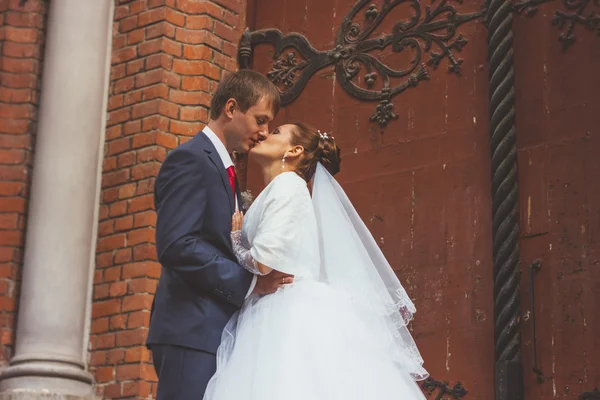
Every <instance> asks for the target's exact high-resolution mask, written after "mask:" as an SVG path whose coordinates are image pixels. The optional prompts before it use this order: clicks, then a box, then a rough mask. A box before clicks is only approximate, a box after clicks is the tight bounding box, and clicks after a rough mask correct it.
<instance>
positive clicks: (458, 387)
mask: <svg viewBox="0 0 600 400" xmlns="http://www.w3.org/2000/svg"><path fill="white" fill-rule="evenodd" d="M421 388H422V389H423V390H425V391H426V392H427V393H428V395H430V396H431V395H432V394H433V393H434V392H435V391H436V390H437V391H438V394H437V396H436V397H435V400H441V399H442V398H443V397H444V396H446V395H450V396H452V398H453V399H462V398H463V397H465V396H466V395H467V393H468V391H467V389H465V387H464V386H463V385H462V383H460V382H457V383H456V384H455V385H454V386H453V387H452V388H451V387H450V386H448V382H447V381H444V382H440V381H436V380H435V379H433V378H432V377H429V378H427V379H425V380H424V381H423V383H422V384H421Z"/></svg>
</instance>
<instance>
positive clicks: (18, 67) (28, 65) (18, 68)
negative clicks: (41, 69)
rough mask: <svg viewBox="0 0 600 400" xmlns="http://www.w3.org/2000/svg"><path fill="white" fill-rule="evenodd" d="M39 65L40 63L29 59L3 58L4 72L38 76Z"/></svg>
mask: <svg viewBox="0 0 600 400" xmlns="http://www.w3.org/2000/svg"><path fill="white" fill-rule="evenodd" d="M38 65H39V63H38V61H36V60H33V59H29V58H27V59H25V58H8V57H3V58H2V70H3V71H4V72H12V73H17V74H26V73H30V74H37V72H38Z"/></svg>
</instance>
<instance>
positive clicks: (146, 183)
mask: <svg viewBox="0 0 600 400" xmlns="http://www.w3.org/2000/svg"><path fill="white" fill-rule="evenodd" d="M155 180H156V178H154V177H152V178H150V179H144V180H142V181H139V182H138V188H137V192H136V194H137V195H138V196H139V195H142V194H148V193H154V181H155Z"/></svg>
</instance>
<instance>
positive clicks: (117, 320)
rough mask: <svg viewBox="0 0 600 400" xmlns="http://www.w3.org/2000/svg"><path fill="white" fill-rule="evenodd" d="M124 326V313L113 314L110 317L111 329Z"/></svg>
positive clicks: (125, 320) (125, 318) (125, 319)
mask: <svg viewBox="0 0 600 400" xmlns="http://www.w3.org/2000/svg"><path fill="white" fill-rule="evenodd" d="M126 326H127V315H126V314H119V315H113V316H112V317H110V329H112V330H117V329H125V327H126Z"/></svg>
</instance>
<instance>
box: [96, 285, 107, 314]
mask: <svg viewBox="0 0 600 400" xmlns="http://www.w3.org/2000/svg"><path fill="white" fill-rule="evenodd" d="M109 286H110V285H109V284H108V283H103V284H101V285H97V286H96V287H94V300H98V299H105V298H107V297H108V288H109ZM107 322H108V319H107Z"/></svg>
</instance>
